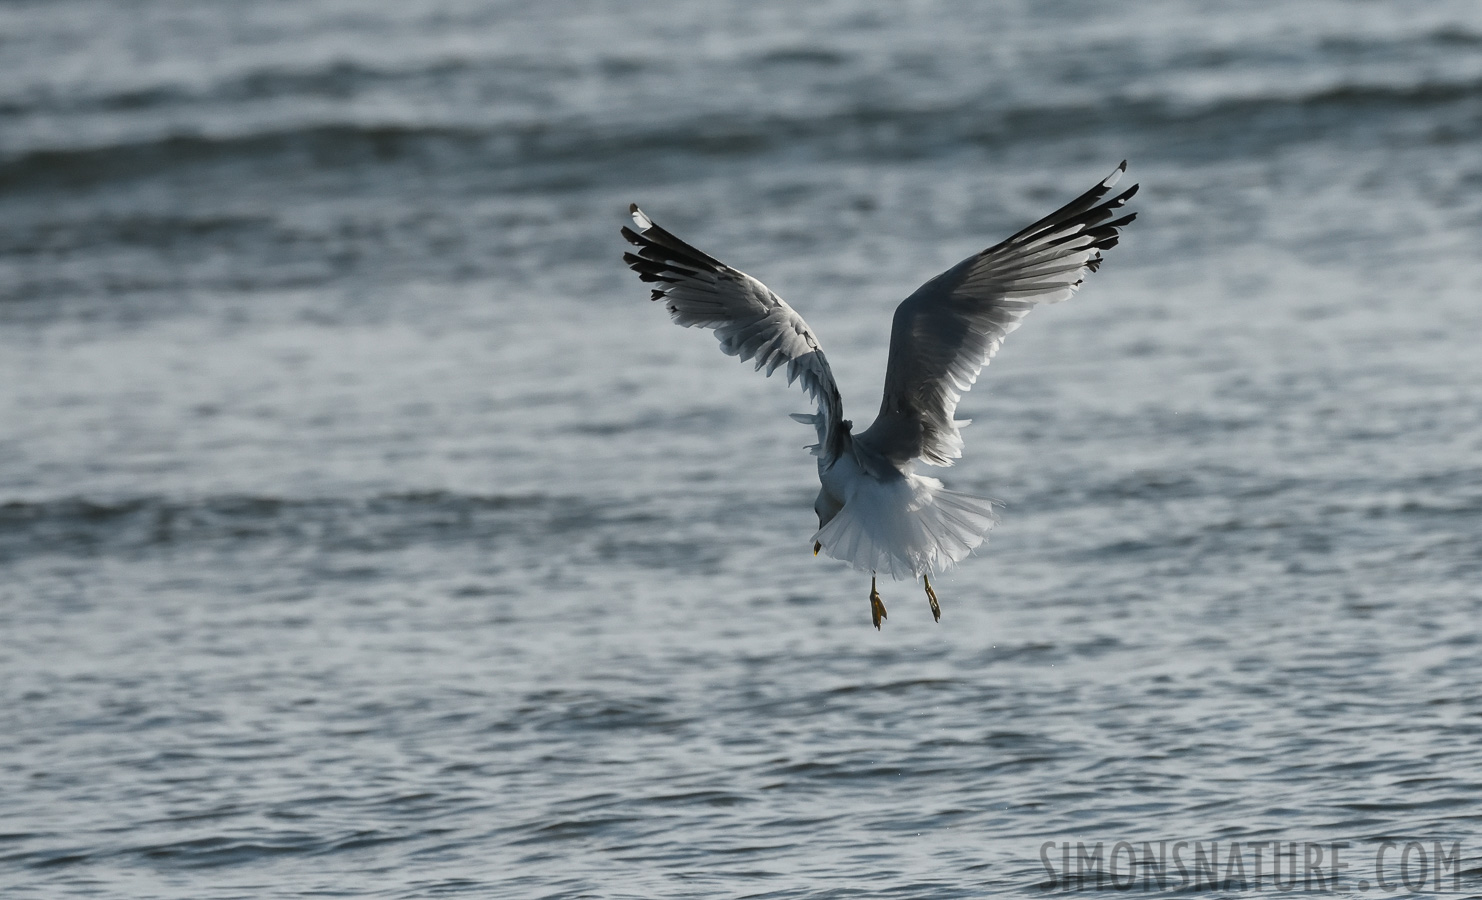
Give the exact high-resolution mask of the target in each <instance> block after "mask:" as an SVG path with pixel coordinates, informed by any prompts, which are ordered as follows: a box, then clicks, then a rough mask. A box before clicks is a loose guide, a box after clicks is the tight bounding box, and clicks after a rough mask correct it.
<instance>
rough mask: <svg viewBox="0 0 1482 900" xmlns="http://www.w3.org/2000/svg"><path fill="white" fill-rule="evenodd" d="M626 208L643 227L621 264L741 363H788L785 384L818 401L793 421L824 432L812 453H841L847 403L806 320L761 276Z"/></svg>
mask: <svg viewBox="0 0 1482 900" xmlns="http://www.w3.org/2000/svg"><path fill="white" fill-rule="evenodd" d="M628 211H629V212H631V213H632V214H633V223H634V224H635V225H637V226H638V230H637V231H634V230H633V229H631V228H628V227H626V226H624V227H623V232H622V233H623V237H624V238H627V240H628V243H630V244H633V245H634V246H636V247H637V248H638V252H637V253H624V254H623V262H625V263H627V264H628V267H629V268H631V269H632V270H633V271H635V272H637V273H638V277H639V278H641V279H643V280H644V281H647V282H651V283H653V284H655V285H656V286H655V287H654V290H653V298H652V299H654V300H659V299H663V300H665V301H666V302H665V306H667V307H669V315H670V316H672V317H673V319H674V321H675V322H678V323H679V324H680V325H683V326H685V327H686V328H689V327H693V326H696V325H698V326H699V327H701V328H712V329H714V330H715V336H716V338H717V339H719V341H720V349H721V350H722V351H724V352H725V353H727V354H728V355H730V356H739V357H740V358H741V361H742V362H745V361H746V360H749V359H755V360H756V368H757V370H758V371H760V370H761V369H762V368H766V370H767V374H768V375H771V374H772V372H773V371H775V370H776V369H777V368H778V367H780V366H786V367H787V383H788V384H792V383H793V382H794V381H800V382H802V385H803V390H805V391H807V392H808V395H809V396H810V397H812V398H813V400H814V401H815V402H817V404H818V413H817V414H816V415H794V416H793V418H794V419H797V420H798V421H800V422H806V423H808V424H811V425H813V426H814V427H815V428H816V429H817V430H818V445H817V446H816V447H815V448H813V452H814V453H816V454H819V455H821V456H825V457H827V458H833V457H836V456H838V454H839V448H840V444H841V442H842V440H843V437H842V434H843V429H842V428H841V427H840V426H841V425H842V424H843V404H842V403H841V402H840V400H839V389H838V387H837V386H835V384H834V373H833V372H831V371H830V370H829V367H828V360H827V359H825V358H824V355H823V350H822V349H821V348H820V347H819V346H818V338H816V337H814V336H813V331H812V330H811V329H810V328H809V327H808V323H807V322H804V321H803V317H802V316H800V315H798V314H797V312H795V311H794V310H793V308H792V307H791V306H788V305H787V304H786V303H784V302H783V301H782V298H781V297H778V296H777V295H776V294H774V293H772V292H771V291H770V290H768V289H767V286H766V285H764V284H762V283H761V282H760V281H757V280H756V279H755V278H752V277H751V276H750V275H747V274H746V273H745V272H742V271H740V270H738V269H733V268H731V267H730V266H728V265H726V264H725V263H723V262H721V261H720V260H718V259H715V258H714V257H712V256H709V255H708V254H705V253H702V252H701V251H699V250H696V249H695V248H694V247H691V246H690V245H689V244H686V243H685V242H684V241H681V240H680V239H679V238H677V237H675V236H674V235H672V234H670V233H669V232H667V231H665V230H664V229H662V228H660V227H659V226H657V225H655V224H654V223H653V220H652V219H650V218H649V217H648V216H646V215H644V214H643V211H642V210H640V209H639V208H638V206H637V204H634V205H633V206H631V207H629V210H628Z"/></svg>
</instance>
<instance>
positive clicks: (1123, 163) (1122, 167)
mask: <svg viewBox="0 0 1482 900" xmlns="http://www.w3.org/2000/svg"><path fill="white" fill-rule="evenodd" d="M1117 170H1118V171H1121V172H1125V171H1127V160H1125V159H1124V160H1122V164H1121V165H1120V166H1117Z"/></svg>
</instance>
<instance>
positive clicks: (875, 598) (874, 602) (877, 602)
mask: <svg viewBox="0 0 1482 900" xmlns="http://www.w3.org/2000/svg"><path fill="white" fill-rule="evenodd" d="M885 617H886V616H885V601H884V600H881V599H880V592H879V591H877V590H875V576H873V575H871V576H870V618H872V619H874V620H875V630H876V631H879V630H880V620H881V619H883V618H885Z"/></svg>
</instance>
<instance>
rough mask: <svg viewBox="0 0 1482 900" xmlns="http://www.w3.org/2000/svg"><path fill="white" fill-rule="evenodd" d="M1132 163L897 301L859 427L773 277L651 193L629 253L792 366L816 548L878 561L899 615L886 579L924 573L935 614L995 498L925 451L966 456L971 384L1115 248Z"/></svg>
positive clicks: (746, 345) (767, 357) (643, 274)
mask: <svg viewBox="0 0 1482 900" xmlns="http://www.w3.org/2000/svg"><path fill="white" fill-rule="evenodd" d="M1126 170H1127V163H1126V162H1125V161H1124V162H1123V163H1122V164H1121V165H1120V166H1118V167H1117V169H1116V171H1114V172H1112V173H1111V175H1110V176H1108V177H1107V178H1106V180H1104V181H1102V182H1101V183H1100V184H1098V185H1096V186H1095V187H1094V188H1092V189H1091V190H1089V191H1087V192H1086V193H1084V194H1082V195H1081V196H1079V197H1077V198H1076V199H1074V200H1072V201H1071V202H1070V203H1068V204H1066V205H1065V206H1063V207H1061V208H1060V209H1057V210H1056V211H1054V212H1052V213H1050V214H1049V215H1048V216H1045V217H1044V218H1043V219H1040V220H1039V221H1038V222H1035V223H1034V224H1033V225H1030V226H1029V227H1028V228H1025V229H1024V230H1023V231H1020V232H1019V233H1018V234H1015V235H1014V236H1013V237H1010V238H1009V239H1007V240H1005V241H1002V242H1000V243H998V244H995V245H993V246H992V247H989V248H988V249H987V250H984V251H983V252H981V253H976V254H973V255H972V256H970V257H968V258H967V259H965V260H963V261H962V262H960V263H958V264H957V265H955V266H953V267H952V268H950V269H948V270H947V271H945V272H943V273H942V274H940V275H938V276H937V277H935V278H933V279H932V280H930V281H928V282H927V283H926V284H923V285H922V286H921V287H919V288H917V289H916V293H914V294H912V295H911V296H909V297H907V298H906V299H905V300H904V301H902V302H901V304H900V306H898V307H896V310H895V320H894V322H893V324H892V326H891V332H890V358H889V362H888V363H887V364H886V368H885V397H884V399H883V400H882V401H881V403H880V412H879V413H878V414H877V415H876V417H875V421H874V423H873V424H872V425H870V427H869V428H867V429H865V430H864V431H862V432H860V433H859V434H855V433H853V429H852V424H851V423H850V422H849V420H847V419H845V418H844V406H843V402H842V401H841V400H840V398H839V390H838V388H837V387H836V386H835V384H834V376H833V373H832V372H830V371H829V366H828V360H827V359H825V358H824V356H823V349H822V348H821V347H820V346H819V343H818V338H817V337H815V336H814V334H813V330H812V329H810V328H809V327H808V323H806V322H804V321H803V317H802V316H800V315H798V314H797V313H796V312H795V311H794V310H793V308H792V307H791V306H788V305H787V304H786V303H784V302H783V301H782V298H781V297H778V296H777V295H776V294H774V293H772V292H771V291H770V290H769V289H768V288H767V286H766V285H764V284H762V283H761V282H760V281H757V280H756V279H755V278H752V277H751V276H750V275H747V274H746V273H745V272H742V271H740V270H739V269H733V268H731V267H730V266H728V265H726V264H725V263H723V262H721V261H720V260H718V259H716V258H715V257H713V256H710V255H709V254H706V253H703V252H701V251H699V250H696V249H695V248H694V247H692V246H690V245H689V244H687V243H685V242H684V241H682V240H680V239H679V238H677V237H675V236H674V235H672V234H670V233H669V232H667V231H665V230H664V229H662V228H660V227H659V226H658V225H655V224H654V222H653V220H652V219H650V218H649V217H648V216H646V215H644V214H643V211H642V210H640V209H639V208H638V206H637V204H634V205H633V206H632V207H630V208H629V212H631V213H632V215H633V223H634V224H635V225H636V226H637V229H638V230H637V231H634V230H633V229H632V228H628V227H626V226H625V227H624V228H623V230H622V234H623V237H624V238H626V239H627V240H628V243H630V244H633V245H634V246H635V247H637V248H638V252H637V253H624V254H623V261H624V262H626V263H627V264H628V266H629V267H630V268H631V269H633V271H635V272H637V273H638V277H639V278H641V279H642V280H644V281H646V282H651V283H653V284H654V285H655V287H654V289H653V297H652V299H654V300H664V301H665V305H666V306H667V307H668V308H669V314H670V316H671V317H672V318H673V319H674V321H675V322H677V323H679V324H680V325H684V326H685V327H693V326H699V327H701V328H710V329H713V330H714V331H715V336H716V338H718V339H719V340H720V349H721V350H722V351H724V352H725V353H727V354H729V355H731V356H738V357H740V358H741V360H742V361H743V362H744V361H746V360H753V359H754V360H755V361H756V368H757V369H758V370H761V369H762V368H765V369H766V371H767V374H768V375H771V374H772V372H773V371H774V370H776V369H778V368H782V367H786V370H787V381H788V383H789V384H791V383H792V382H794V381H799V382H801V383H802V387H803V390H805V391H806V392H807V393H808V395H809V396H810V397H811V398H812V399H813V400H814V401H815V402H816V403H817V404H818V411H817V412H816V413H809V414H806V415H805V414H800V413H798V414H794V415H793V418H794V419H796V420H798V421H799V422H803V423H806V424H809V425H812V426H813V427H814V428H815V429H816V430H817V432H818V443H817V444H814V445H813V446H811V447H809V448H808V449H809V450H811V451H812V452H813V454H814V455H815V456H817V457H818V480H819V481H820V482H821V483H822V488H821V489H820V490H819V492H818V499H817V500H815V501H814V503H813V510H814V512H816V513H817V514H818V531H817V532H815V533H814V535H813V555H815V556H817V555H818V552H819V551H820V550H822V551H823V552H824V553H827V554H828V555H829V556H831V557H833V558H834V559H837V560H841V561H843V562H846V563H849V564H850V565H852V566H854V567H855V568H856V569H860V570H862V571H865V572H869V573H870V617H871V619H872V620H873V621H874V624H875V628H876V629H877V630H878V629H879V628H880V620H881V619H884V618H885V603H884V602H883V601H882V600H881V599H880V592H879V591H878V590H877V589H876V586H875V579H876V577H877V576H878V575H881V574H888V575H890V576H891V577H893V578H896V579H902V578H909V579H911V580H913V581H914V580H915V579H917V578H920V579H922V581H923V582H924V585H925V588H926V599H927V602H928V603H930V604H931V614H932V618H934V619H935V620H936V621H941V616H942V611H941V607H940V605H939V604H938V602H937V595H936V591H934V590H932V587H931V575H932V574H934V573H940V572H942V571H943V570H945V569H947V568H950V567H951V566H952V565H953V564H954V563H956V562H958V561H959V560H961V559H963V558H965V557H966V556H967V555H968V554H969V553H971V552H972V551H973V550H974V549H975V548H977V547H978V545H980V544H982V543H983V541H984V539H985V538H986V537H987V534H988V530H989V529H991V528H992V527H993V525H994V523H995V522H996V521H997V517H996V516H995V515H994V513H993V506H994V501H992V500H985V499H982V498H979V497H970V496H968V495H967V494H960V493H957V492H956V491H949V490H946V489H945V488H943V486H942V483H941V482H940V481H938V480H937V479H935V478H929V477H926V476H924V475H917V474H916V473H915V472H914V471H913V469H914V467H915V463H916V462H917V461H918V460H919V461H921V462H924V463H927V464H928V465H933V466H950V465H952V460H954V459H956V458H958V457H960V456H962V434H961V433H960V432H959V430H958V429H960V428H961V427H962V426H964V425H966V424H968V423H967V421H965V420H960V419H955V418H954V414H955V413H956V411H957V404H958V402H959V401H960V400H961V399H962V395H963V394H964V393H966V392H967V390H968V389H969V388H971V387H972V386H973V383H974V382H976V381H977V379H978V372H979V371H980V370H981V369H982V368H983V367H984V366H986V365H987V364H988V361H989V360H990V359H992V358H993V354H995V353H997V352H998V348H999V346H1000V345H1001V344H1002V343H1003V339H1004V337H1006V336H1007V335H1008V333H1009V332H1011V331H1013V330H1014V329H1015V328H1018V327H1019V322H1020V320H1021V319H1023V318H1024V316H1025V315H1027V314H1028V313H1029V311H1030V310H1031V309H1033V308H1034V307H1035V305H1037V304H1040V303H1059V302H1060V301H1062V300H1066V299H1068V298H1069V297H1070V296H1071V295H1072V294H1074V293H1075V292H1076V288H1078V287H1080V285H1081V281H1082V280H1083V279H1084V278H1085V277H1086V273H1087V272H1094V271H1096V269H1097V268H1098V267H1099V266H1100V265H1101V251H1103V250H1106V249H1108V248H1110V247H1113V246H1115V245H1116V243H1117V234H1118V229H1119V228H1121V227H1122V226H1124V225H1126V224H1127V223H1129V222H1131V221H1132V220H1133V219H1134V218H1135V217H1136V215H1137V214H1136V213H1130V214H1128V215H1124V216H1121V217H1119V218H1118V217H1116V213H1115V212H1114V210H1117V209H1119V208H1121V207H1122V206H1123V204H1125V203H1126V202H1127V201H1128V200H1129V199H1130V198H1131V197H1132V195H1133V194H1135V193H1137V185H1133V186H1132V187H1130V188H1128V189H1127V190H1125V191H1122V192H1121V193H1119V194H1116V195H1113V196H1112V197H1111V198H1110V199H1107V195H1108V194H1110V193H1111V190H1112V186H1113V185H1115V184H1116V183H1117V180H1118V179H1119V178H1121V176H1122V173H1123V172H1125V171H1126Z"/></svg>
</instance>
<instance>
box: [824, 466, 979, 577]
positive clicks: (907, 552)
mask: <svg viewBox="0 0 1482 900" xmlns="http://www.w3.org/2000/svg"><path fill="white" fill-rule="evenodd" d="M993 507H994V501H992V500H985V499H983V498H981V497H971V496H968V495H967V494H959V493H957V492H956V491H949V490H946V489H944V488H943V487H942V483H941V482H940V481H938V480H937V479H935V478H927V477H925V476H922V475H905V476H904V477H902V478H900V479H892V480H890V481H885V482H880V481H876V480H874V479H872V478H866V479H863V483H862V484H861V485H860V487H859V489H858V490H856V491H855V492H854V494H853V496H851V497H850V498H849V500H848V502H847V503H845V504H844V508H843V509H841V510H839V513H838V515H836V516H834V518H833V519H832V520H831V521H830V522H829V523H828V525H826V526H824V527H823V528H821V529H819V530H818V532H817V533H816V534H814V535H813V540H814V541H817V542H818V543H819V544H821V545H822V549H823V552H825V553H827V554H828V555H829V556H831V557H833V558H834V559H837V560H840V561H841V562H846V563H849V564H850V565H852V566H854V567H855V568H856V569H862V570H864V571H866V572H874V573H878V574H881V575H890V576H891V577H892V578H897V579H914V578H919V577H921V576H922V575H927V574H933V575H934V574H937V573H939V572H942V571H944V570H946V569H948V568H951V567H952V565H953V564H954V563H956V562H958V561H960V560H962V559H964V558H966V557H967V555H968V554H970V553H972V552H973V550H974V549H976V548H977V547H978V546H979V545H980V544H982V543H983V541H984V540H985V539H987V536H988V532H989V530H990V529H992V528H993V526H994V525H995V524H996V523H997V522H998V517H997V516H995V515H994V514H993Z"/></svg>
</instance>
